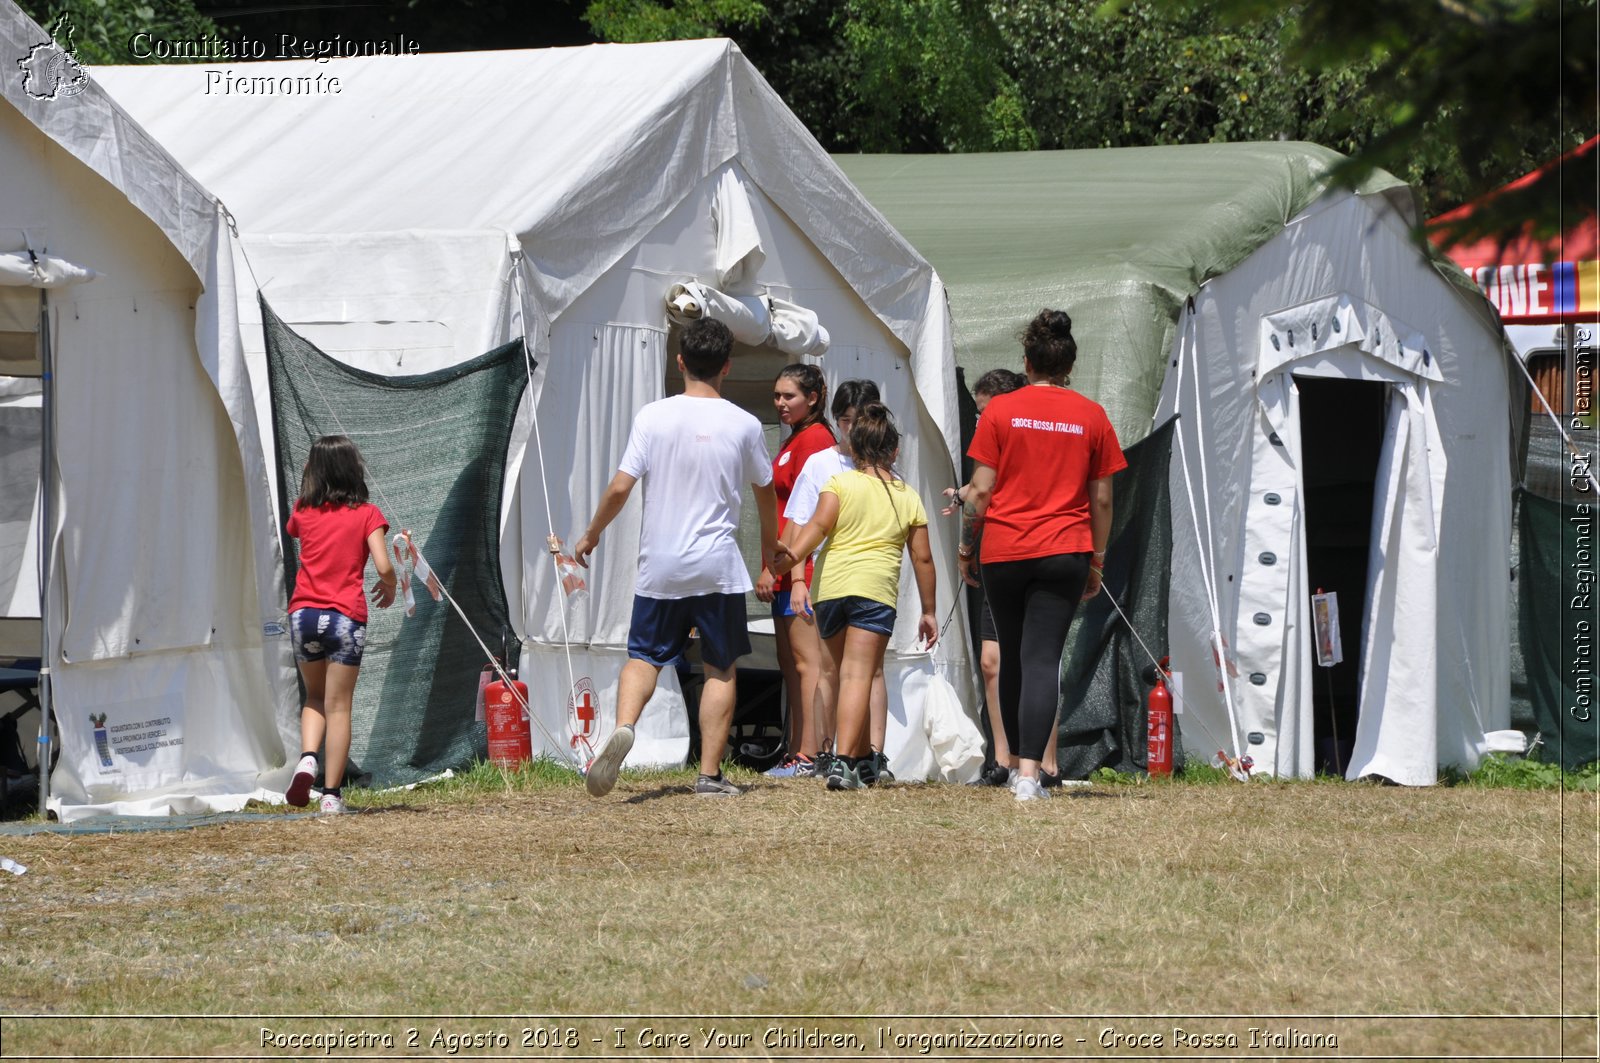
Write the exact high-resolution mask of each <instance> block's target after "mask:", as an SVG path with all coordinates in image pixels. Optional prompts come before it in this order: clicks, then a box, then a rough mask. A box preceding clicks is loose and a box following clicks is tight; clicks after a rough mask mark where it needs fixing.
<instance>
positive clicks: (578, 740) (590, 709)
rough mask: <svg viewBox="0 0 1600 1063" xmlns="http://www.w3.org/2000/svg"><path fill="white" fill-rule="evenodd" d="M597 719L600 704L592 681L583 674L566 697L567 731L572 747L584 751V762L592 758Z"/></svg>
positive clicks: (598, 717) (598, 718)
mask: <svg viewBox="0 0 1600 1063" xmlns="http://www.w3.org/2000/svg"><path fill="white" fill-rule="evenodd" d="M599 720H600V705H599V702H598V701H597V700H596V699H595V696H594V683H593V682H591V681H590V679H589V677H588V676H584V677H583V678H582V679H579V680H578V681H577V682H576V683H574V684H573V685H572V694H571V695H570V696H569V697H568V698H567V733H568V735H569V736H570V738H569V744H570V745H571V746H572V748H573V749H581V750H583V751H584V753H585V762H586V763H587V762H588V761H590V760H593V759H594V743H593V741H592V739H593V736H594V734H595V732H596V731H597V730H598V724H599Z"/></svg>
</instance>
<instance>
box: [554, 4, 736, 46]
mask: <svg viewBox="0 0 1600 1063" xmlns="http://www.w3.org/2000/svg"><path fill="white" fill-rule="evenodd" d="M583 17H584V18H585V19H586V20H587V21H588V23H589V25H590V27H591V28H592V29H593V30H594V32H595V34H596V35H597V36H599V37H601V38H602V39H604V40H608V41H617V42H619V43H637V42H641V41H674V40H677V41H682V40H698V39H700V38H704V37H720V36H725V35H727V34H729V33H730V32H731V31H733V30H737V29H741V28H747V27H753V26H756V25H758V24H760V23H761V22H762V21H763V20H764V19H766V17H767V9H766V7H764V6H763V5H762V4H761V2H760V0H678V2H677V3H674V4H672V5H671V6H666V7H664V6H662V5H660V4H655V3H651V0H594V2H593V3H591V4H590V5H589V7H588V9H587V10H585V11H584V16H583Z"/></svg>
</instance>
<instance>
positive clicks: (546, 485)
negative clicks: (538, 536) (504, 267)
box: [501, 248, 594, 771]
mask: <svg viewBox="0 0 1600 1063" xmlns="http://www.w3.org/2000/svg"><path fill="white" fill-rule="evenodd" d="M510 257H511V270H510V281H511V286H512V289H513V291H515V293H516V306H517V309H518V310H519V312H520V311H521V310H522V309H523V307H525V306H527V305H528V302H527V297H528V293H527V291H526V289H524V287H523V283H522V250H521V249H520V248H517V249H515V250H513V251H512V252H511V255H510ZM522 365H523V368H524V369H526V370H527V373H528V390H527V392H526V394H527V396H528V415H529V418H530V419H531V421H532V425H533V444H534V453H535V455H536V457H537V458H538V460H539V489H540V490H541V491H542V492H543V493H544V511H545V513H546V514H549V513H554V512H555V510H553V509H552V508H551V506H550V478H549V476H548V474H547V473H546V470H545V465H544V436H543V434H542V433H541V432H540V431H539V400H538V395H537V393H536V392H535V391H534V387H533V353H532V348H530V347H529V346H528V323H527V321H526V320H524V321H523V323H522ZM545 543H546V545H547V547H548V549H549V556H550V569H551V572H552V574H553V575H554V577H555V585H556V586H557V587H559V586H561V585H562V579H561V559H560V558H561V540H560V538H558V537H557V535H556V530H555V528H553V527H552V528H550V530H549V534H548V535H547V536H546V537H545ZM559 614H560V617H561V651H562V656H563V657H564V658H565V659H566V665H567V689H568V690H571V691H574V692H575V691H576V690H577V689H578V680H577V674H576V673H575V672H574V671H573V668H572V632H571V630H570V629H569V628H568V626H567V610H566V607H565V603H563V606H562V608H561V609H560V610H559ZM521 642H522V637H521V636H518V656H519V657H520V656H521ZM501 679H502V680H505V682H506V686H507V688H508V689H510V690H511V692H512V694H513V696H515V697H516V699H517V700H518V701H519V702H521V703H522V708H523V711H524V712H526V713H527V714H528V718H529V719H530V720H531V719H533V712H532V711H531V710H530V709H529V708H528V705H527V701H526V699H524V698H523V696H522V693H521V691H520V690H518V688H517V686H516V684H515V683H512V682H510V681H509V680H507V679H506V677H505V673H503V672H502V673H501ZM539 730H540V731H542V732H544V736H545V737H546V738H549V739H550V740H551V741H552V742H555V738H554V737H553V736H552V735H551V734H550V732H549V731H548V730H546V729H545V726H544V724H543V723H542V722H540V723H539ZM578 740H579V741H582V742H583V744H584V748H586V749H588V750H589V753H590V757H589V760H590V761H592V760H593V759H594V756H593V753H594V749H593V748H592V747H591V746H590V745H589V741H588V739H587V738H583V737H582V736H581V735H580V736H578ZM555 744H556V745H558V746H560V747H561V749H562V752H563V753H566V754H568V755H569V756H571V755H572V754H571V749H572V747H571V746H568V745H562V743H559V742H556V743H555ZM573 759H574V762H575V763H577V762H578V761H577V758H576V757H575V756H574V757H573ZM580 770H584V771H587V770H588V764H586V763H584V764H580Z"/></svg>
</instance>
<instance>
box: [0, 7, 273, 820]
mask: <svg viewBox="0 0 1600 1063" xmlns="http://www.w3.org/2000/svg"><path fill="white" fill-rule="evenodd" d="M54 47H56V46H55V45H53V44H52V43H51V39H50V35H49V34H48V33H46V32H45V31H44V30H42V29H40V27H38V26H37V25H35V24H34V23H33V22H31V21H30V20H29V19H28V18H27V17H26V16H25V15H23V14H22V13H21V11H19V10H18V9H17V8H16V7H15V6H14V5H13V4H11V3H10V2H9V0H0V69H4V70H5V71H6V74H5V76H4V77H0V253H10V254H9V255H8V256H7V257H9V258H10V259H11V260H12V261H13V262H17V263H22V269H23V270H28V269H32V270H34V271H35V277H34V279H33V280H32V281H27V279H26V278H24V281H25V283H23V284H7V285H3V286H0V347H3V348H4V350H5V351H6V352H7V354H6V357H7V361H6V364H5V366H4V367H3V368H0V372H4V373H6V374H7V375H8V377H9V378H10V379H9V383H8V385H7V387H8V388H9V390H11V391H13V392H18V393H25V392H32V396H33V397H32V398H31V400H29V401H27V402H16V403H13V404H12V406H11V413H12V414H14V415H17V416H19V417H22V418H25V417H26V409H27V408H28V407H29V406H33V407H38V406H40V405H42V404H43V403H45V402H47V403H48V404H49V406H50V409H51V411H52V412H53V414H54V423H55V431H54V433H53V447H52V453H51V458H52V462H51V464H52V465H53V467H54V469H55V474H54V475H53V476H52V477H51V478H50V480H49V481H48V482H50V483H51V484H52V485H53V489H52V490H51V491H50V492H49V496H48V499H47V501H48V510H47V512H48V514H49V516H48V519H47V520H46V522H45V524H46V527H45V534H46V536H47V537H48V538H47V540H46V541H47V544H48V545H49V547H50V549H49V550H48V551H46V552H47V553H48V554H49V555H50V557H51V564H50V567H49V570H48V571H47V572H46V573H44V576H45V579H44V586H45V588H46V595H47V600H46V602H45V605H46V609H45V610H44V612H45V615H46V617H47V621H46V622H47V625H48V628H49V631H48V641H49V645H50V647H51V652H50V654H49V656H48V657H47V658H46V659H45V661H44V665H45V667H46V668H47V669H48V671H49V674H50V678H51V687H52V690H53V693H54V709H55V713H56V715H57V717H58V718H59V721H60V730H61V742H62V756H61V761H60V764H59V766H58V768H57V770H56V772H55V775H54V779H53V789H54V794H55V797H54V801H53V805H54V807H55V808H56V810H57V811H58V812H62V813H63V814H64V815H65V816H67V817H69V818H70V816H71V815H73V814H75V812H74V811H71V810H78V811H81V810H92V809H95V808H99V807H110V806H113V805H114V806H117V807H119V808H121V809H123V810H127V811H165V810H167V809H169V808H178V807H219V806H226V805H229V804H232V805H234V806H237V805H239V804H242V803H243V801H244V800H245V799H246V798H247V797H248V796H249V795H251V794H253V793H258V792H260V793H264V792H265V790H264V789H263V787H264V785H266V784H270V783H271V782H272V781H273V780H272V779H271V774H272V772H273V770H274V768H276V767H277V766H279V765H281V764H282V763H283V755H284V754H283V744H284V738H283V736H284V734H285V732H284V730H283V729H284V727H286V726H288V725H290V724H291V723H292V719H291V718H290V716H289V713H290V712H291V711H292V708H293V704H292V703H293V699H294V697H295V693H294V691H293V689H292V688H289V687H285V686H283V685H281V684H277V685H275V684H274V683H272V682H270V681H269V672H268V666H269V665H270V663H271V662H274V661H276V660H278V659H279V658H280V657H281V656H282V651H281V648H280V647H279V645H278V644H277V643H276V642H275V641H273V640H265V639H263V636H262V626H263V619H264V618H263V612H265V614H266V616H267V617H269V618H270V617H271V616H273V615H275V614H276V613H277V612H278V611H281V608H282V603H281V602H274V601H272V600H271V599H270V598H268V599H265V600H263V599H262V598H261V597H260V596H259V595H258V586H260V585H261V581H264V580H269V579H270V574H271V571H272V565H271V563H270V560H269V558H270V555H269V554H268V553H267V552H266V551H267V550H268V546H267V537H263V536H261V535H260V534H259V533H260V532H261V531H262V530H263V529H264V528H266V529H270V524H268V523H266V522H267V521H268V520H269V519H270V518H269V517H268V511H267V507H266V500H265V497H264V496H263V495H262V493H261V492H260V491H259V490H258V487H259V486H260V485H262V484H264V482H265V472H264V467H263V465H262V463H261V461H260V454H261V450H260V446H259V443H258V442H257V441H256V438H255V429H254V425H253V420H254V409H253V400H252V399H251V396H250V388H249V383H248V379H247V378H246V377H245V375H244V367H243V362H242V359H241V358H240V357H239V356H238V351H237V345H236V344H234V345H233V346H231V347H230V345H229V342H228V341H229V338H230V336H232V335H233V331H234V330H233V328H232V324H231V322H232V319H233V316H234V312H233V303H232V295H231V292H230V294H229V296H228V298H227V300H226V301H219V300H218V299H217V297H216V293H217V292H218V291H219V290H222V289H224V288H226V287H227V280H226V275H227V273H228V271H229V270H231V268H232V264H233V263H232V253H231V251H230V249H229V240H230V237H229V234H228V231H227V229H226V227H225V226H224V225H223V224H222V222H221V219H220V217H219V214H218V211H217V206H216V203H215V201H214V200H213V199H212V197H211V196H210V195H209V194H208V193H207V192H206V191H205V190H204V189H203V188H202V187H201V186H200V185H199V184H198V183H196V182H195V181H194V179H193V178H191V177H190V176H189V175H188V174H186V173H185V172H184V171H183V169H182V168H181V167H180V166H179V165H178V164H177V163H176V162H174V160H173V159H172V158H171V157H170V156H169V155H168V154H167V153H166V152H165V151H164V150H163V149H162V148H161V147H160V146H159V145H157V144H156V142H155V141H153V140H152V139H151V138H150V137H149V136H148V135H147V134H146V133H145V132H144V130H142V129H141V128H140V127H139V126H138V124H137V123H136V122H134V121H132V120H131V119H130V118H129V117H128V116H127V114H126V112H124V111H123V110H122V109H121V108H120V107H118V106H117V105H116V104H115V103H114V102H113V101H112V100H111V99H110V97H108V96H107V95H106V94H105V92H104V91H103V90H102V89H101V88H100V87H99V86H98V85H97V84H96V83H95V82H94V81H93V79H92V78H91V79H90V80H89V81H88V82H87V84H84V83H83V82H82V79H81V78H75V79H73V80H72V81H70V82H63V81H61V80H59V79H58V80H46V79H44V78H43V74H42V73H41V71H47V70H54V71H55V73H56V74H59V73H60V71H61V69H62V64H59V63H58V64H55V65H54V66H52V64H51V63H49V62H38V63H37V64H36V69H35V70H33V71H31V72H30V74H29V76H26V77H25V76H19V75H18V72H19V70H21V69H22V68H21V67H19V63H21V62H22V61H23V60H27V59H30V58H32V59H35V60H40V59H43V60H49V59H52V58H53V57H52V56H50V55H41V49H43V50H44V51H45V52H48V51H49V50H50V49H51V48H54ZM45 262H50V263H55V264H57V274H58V275H57V276H54V277H52V276H50V275H49V270H48V269H44V268H41V267H39V266H37V265H35V263H45ZM63 271H64V272H63ZM84 271H91V272H92V274H93V276H92V277H90V276H88V275H87V274H86V273H85V272H84ZM66 274H70V275H71V278H70V279H76V280H78V281H79V283H75V284H72V285H71V286H61V287H58V286H56V282H57V281H59V280H61V279H63V276H64V275H66ZM41 290H44V291H46V292H47V293H48V294H47V298H48V302H47V303H45V304H42V303H41V299H40V291H41ZM42 305H43V306H44V307H45V309H44V311H43V314H41V306H42ZM45 315H47V316H45ZM46 338H48V342H49V343H50V354H51V356H52V358H51V360H52V361H53V365H54V374H53V377H52V378H51V379H49V380H48V381H46V380H43V379H41V378H40V373H41V370H42V368H43V366H44V365H45V364H46V361H45V359H44V358H42V357H40V354H42V351H41V350H40V345H41V344H42V343H44V342H45V341H46ZM41 396H43V398H41ZM19 407H20V408H21V409H19ZM8 427H13V428H17V429H18V431H26V426H25V424H24V425H23V426H21V427H19V426H16V425H13V424H11V423H10V422H9V421H8ZM13 438H20V436H16V437H13ZM26 449H27V448H26V446H19V447H16V448H12V449H10V450H8V460H10V461H11V462H12V468H8V469H7V470H6V472H7V481H8V491H16V492H17V495H14V496H13V500H14V501H17V500H20V499H25V498H26V497H27V494H26V493H27V492H28V491H30V490H32V488H31V486H30V485H29V484H28V483H27V481H28V480H29V479H30V478H31V479H33V480H34V481H37V479H38V477H39V472H40V469H41V464H40V461H39V459H38V457H37V456H36V455H35V456H33V457H32V459H31V465H30V464H29V455H27V453H26ZM13 471H15V472H17V473H18V475H17V476H13V475H11V473H12V472H13ZM11 509H15V510H16V512H15V513H13V514H12V516H14V517H15V519H14V520H11V521H10V522H9V524H10V526H9V527H7V528H6V539H7V543H8V546H9V547H10V549H8V550H7V551H6V553H5V556H4V562H5V565H6V570H7V571H6V576H5V580H6V582H7V584H8V586H9V588H10V590H11V591H12V593H11V595H10V596H9V600H8V603H7V605H6V608H7V612H8V614H10V615H13V616H24V617H26V616H29V615H31V616H33V617H37V616H39V609H38V605H37V604H36V603H37V589H36V585H35V582H34V579H33V573H32V572H30V571H28V569H29V567H30V566H32V565H34V564H36V562H37V558H38V556H39V552H38V551H37V550H36V548H35V547H34V546H32V545H29V543H30V540H31V539H32V534H33V533H32V532H31V531H30V530H28V529H29V528H31V527H36V525H37V523H38V519H37V514H38V513H39V512H42V511H46V510H45V507H44V506H37V507H26V506H17V507H8V512H9V511H10V510H11ZM24 511H26V512H24ZM30 594H32V595H34V603H30V602H28V601H27V600H26V599H27V598H28V597H29V595H30ZM30 604H31V606H32V607H31V609H30ZM33 630H34V631H35V632H36V633H37V631H38V624H37V622H35V623H34V625H33ZM41 641H42V640H41ZM39 644H40V643H39V641H35V642H34V643H33V645H34V646H35V647H37V646H38V645H39ZM6 650H7V651H8V652H9V653H18V654H19V655H25V656H38V655H39V650H38V649H34V651H33V652H32V653H31V654H29V653H26V647H25V646H22V645H19V644H17V643H15V642H12V643H9V644H8V645H7V646H6Z"/></svg>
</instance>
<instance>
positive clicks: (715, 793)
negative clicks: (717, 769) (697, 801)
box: [694, 774, 744, 797]
mask: <svg viewBox="0 0 1600 1063" xmlns="http://www.w3.org/2000/svg"><path fill="white" fill-rule="evenodd" d="M694 793H695V796H696V797H738V796H739V795H740V794H742V793H744V791H743V790H741V789H739V788H738V787H737V786H735V785H733V783H731V782H729V781H728V780H727V779H724V778H723V777H722V776H721V775H720V774H718V775H702V776H700V777H699V778H698V779H696V780H695V781H694Z"/></svg>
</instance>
